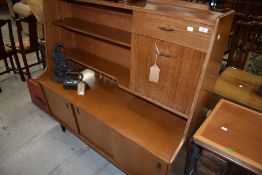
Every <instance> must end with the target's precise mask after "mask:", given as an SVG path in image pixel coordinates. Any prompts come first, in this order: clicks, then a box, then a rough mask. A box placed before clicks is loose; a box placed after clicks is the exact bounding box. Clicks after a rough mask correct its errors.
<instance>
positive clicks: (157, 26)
mask: <svg viewBox="0 0 262 175" xmlns="http://www.w3.org/2000/svg"><path fill="white" fill-rule="evenodd" d="M188 27H192V28H193V31H191V32H190V31H187V28H188ZM200 27H202V30H205V29H207V33H204V32H200V31H199V28H200ZM132 32H133V33H136V34H141V35H145V36H149V37H152V38H156V39H160V40H163V41H167V42H170V43H174V44H178V45H182V46H186V47H190V48H194V49H197V50H200V51H204V52H206V51H207V49H208V46H209V39H210V36H211V33H212V26H206V25H201V24H199V23H195V22H191V21H186V20H181V19H177V18H171V17H167V16H161V15H155V14H150V13H144V12H137V11H136V12H134V19H133V28H132Z"/></svg>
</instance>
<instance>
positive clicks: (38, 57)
mask: <svg viewBox="0 0 262 175" xmlns="http://www.w3.org/2000/svg"><path fill="white" fill-rule="evenodd" d="M36 58H37V61H38V63H42V65H43V69H45V67H46V63H45V60H43V58H41V59H40V55H39V51H36Z"/></svg>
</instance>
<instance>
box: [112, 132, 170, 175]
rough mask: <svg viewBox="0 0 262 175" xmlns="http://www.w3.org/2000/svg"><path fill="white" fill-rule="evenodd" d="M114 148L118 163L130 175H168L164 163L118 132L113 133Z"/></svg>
mask: <svg viewBox="0 0 262 175" xmlns="http://www.w3.org/2000/svg"><path fill="white" fill-rule="evenodd" d="M112 147H113V152H114V159H115V161H116V163H117V164H119V165H120V166H121V167H122V168H123V169H124V170H126V172H128V174H130V175H131V174H132V175H166V174H167V164H166V163H165V162H164V161H162V160H161V159H159V158H157V157H155V156H154V155H152V154H151V153H150V152H148V151H147V150H146V149H144V148H143V147H141V146H139V145H138V144H136V143H134V142H132V141H131V140H129V139H127V138H126V137H125V136H123V135H120V134H119V133H117V132H112Z"/></svg>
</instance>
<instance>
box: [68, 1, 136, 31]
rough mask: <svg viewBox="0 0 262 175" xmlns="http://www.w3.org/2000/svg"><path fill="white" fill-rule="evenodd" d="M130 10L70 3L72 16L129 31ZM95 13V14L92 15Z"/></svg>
mask: <svg viewBox="0 0 262 175" xmlns="http://www.w3.org/2000/svg"><path fill="white" fill-rule="evenodd" d="M131 13H132V11H131V10H124V9H117V8H112V7H106V6H101V5H92V4H85V5H83V4H76V3H75V4H72V16H73V17H75V18H79V19H83V20H87V21H90V22H94V23H97V24H101V25H105V26H108V27H112V28H117V29H120V30H123V31H127V32H131V25H132V14H131ZM94 14H95V15H94Z"/></svg>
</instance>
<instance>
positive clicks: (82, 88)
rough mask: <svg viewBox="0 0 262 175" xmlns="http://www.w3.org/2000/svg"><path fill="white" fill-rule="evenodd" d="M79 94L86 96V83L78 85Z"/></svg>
mask: <svg viewBox="0 0 262 175" xmlns="http://www.w3.org/2000/svg"><path fill="white" fill-rule="evenodd" d="M77 94H78V95H85V83H84V82H79V83H78V85H77Z"/></svg>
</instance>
